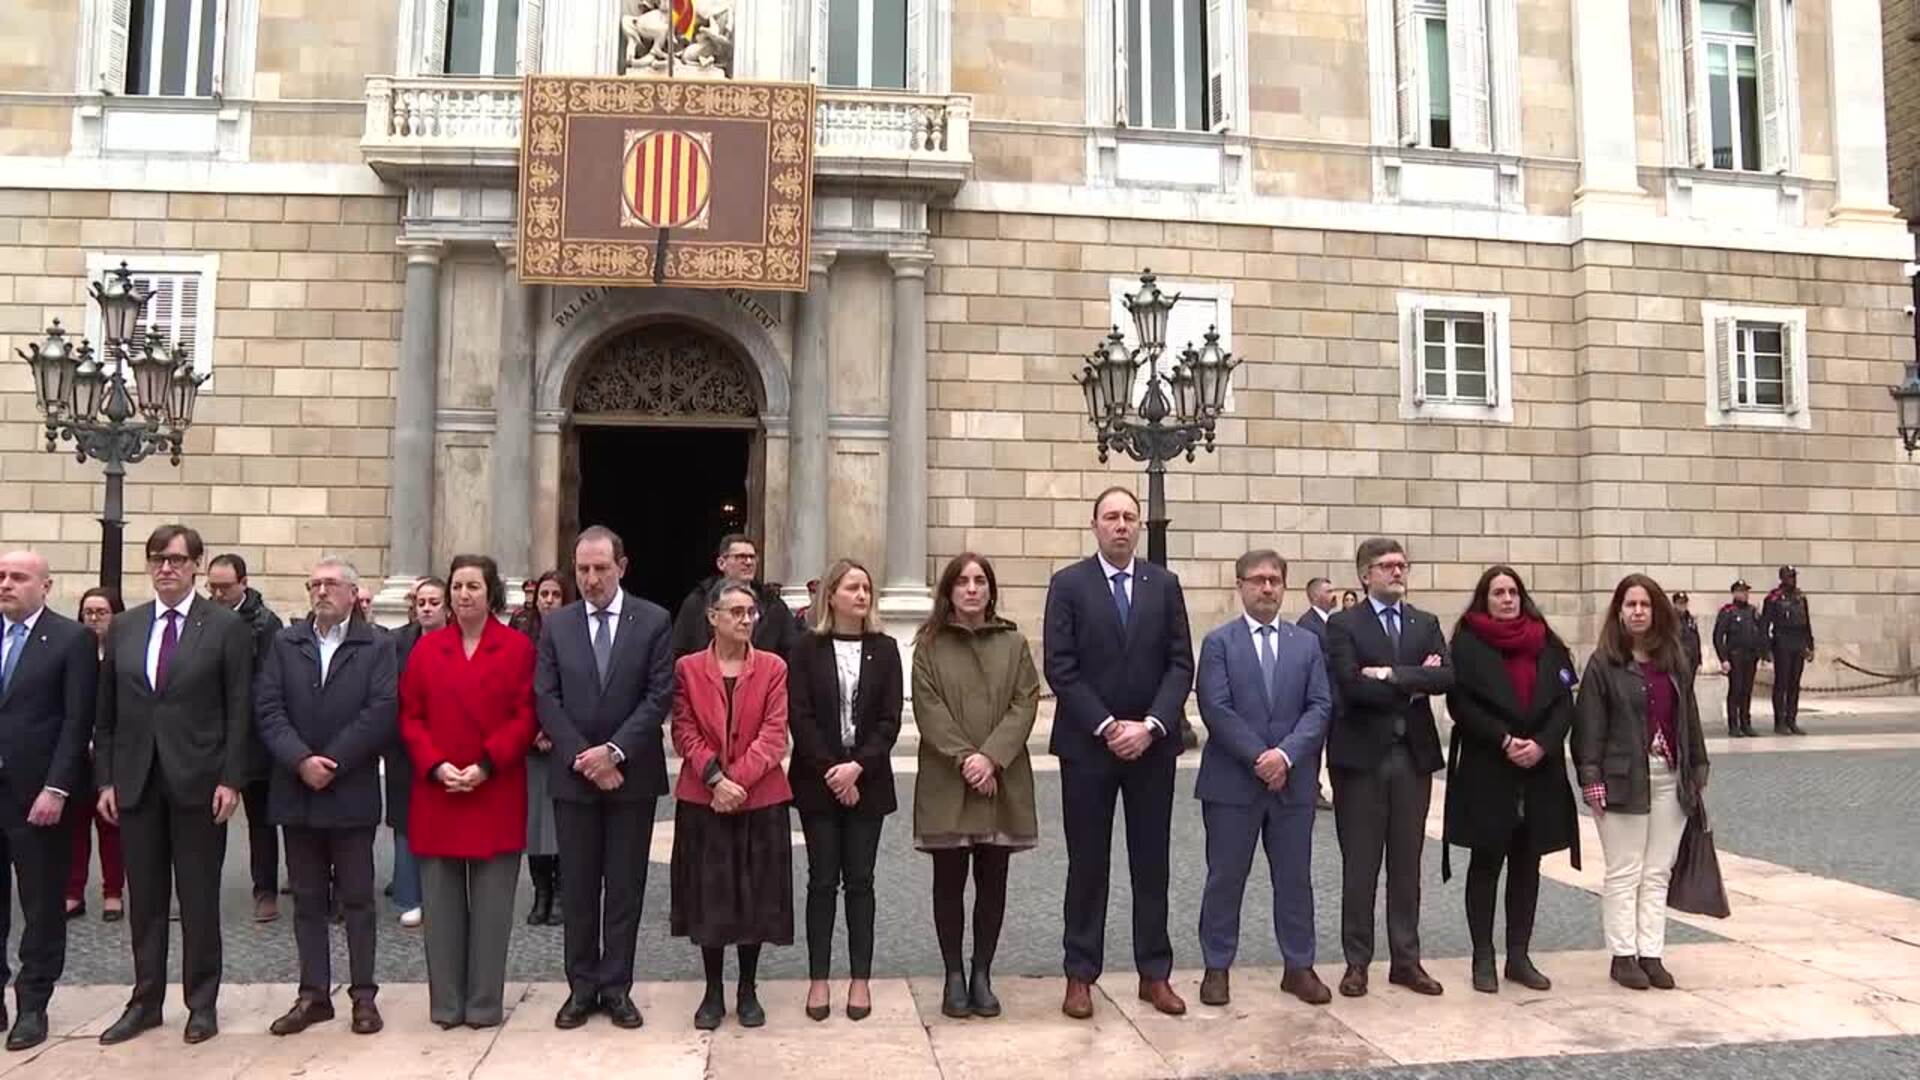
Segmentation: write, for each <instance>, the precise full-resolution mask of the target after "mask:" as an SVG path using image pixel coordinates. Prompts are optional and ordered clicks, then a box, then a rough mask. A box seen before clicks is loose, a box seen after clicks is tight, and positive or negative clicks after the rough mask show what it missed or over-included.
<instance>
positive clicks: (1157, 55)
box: [1115, 0, 1233, 131]
mask: <svg viewBox="0 0 1920 1080" xmlns="http://www.w3.org/2000/svg"><path fill="white" fill-rule="evenodd" d="M1230 2H1231V0H1120V10H1119V11H1118V13H1117V15H1118V19H1117V25H1116V27H1115V37H1116V38H1117V48H1116V49H1115V52H1116V53H1118V54H1119V56H1118V57H1117V60H1116V63H1117V66H1118V70H1119V72H1120V77H1119V80H1118V81H1119V84H1120V85H1119V90H1118V93H1117V95H1116V97H1117V101H1116V110H1115V111H1116V114H1117V122H1119V123H1120V124H1122V125H1125V126H1128V127H1136V128H1161V129H1165V130H1172V131H1213V130H1219V129H1220V128H1222V127H1224V126H1225V125H1226V124H1227V123H1229V122H1230V121H1231V112H1230V111H1225V112H1223V113H1222V114H1221V115H1220V116H1219V118H1218V119H1219V122H1218V123H1216V120H1215V115H1214V114H1213V112H1212V103H1211V101H1210V96H1211V95H1210V90H1209V86H1210V84H1211V83H1212V81H1213V80H1212V76H1213V75H1214V74H1215V73H1216V72H1215V68H1214V64H1215V63H1218V64H1219V65H1221V66H1220V68H1219V70H1218V74H1220V76H1221V91H1222V93H1221V103H1220V107H1221V109H1222V110H1230V109H1231V101H1232V95H1231V93H1229V92H1228V91H1229V89H1230V83H1231V78H1232V75H1231V71H1230V69H1229V68H1227V67H1226V65H1228V64H1230V63H1231V61H1232V55H1233V54H1232V51H1231V50H1230V49H1226V50H1222V51H1215V50H1214V49H1213V47H1212V46H1211V45H1210V44H1209V42H1208V31H1209V29H1210V28H1211V29H1213V30H1214V32H1215V33H1218V34H1221V35H1223V36H1226V35H1227V34H1228V28H1227V27H1225V26H1224V25H1222V24H1223V23H1224V21H1225V15H1226V8H1227V4H1228V3H1230Z"/></svg>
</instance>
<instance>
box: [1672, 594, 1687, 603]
mask: <svg viewBox="0 0 1920 1080" xmlns="http://www.w3.org/2000/svg"><path fill="white" fill-rule="evenodd" d="M1673 602H1674V603H1676V604H1684V603H1686V602H1687V594H1686V593H1683V592H1677V593H1674V594H1673Z"/></svg>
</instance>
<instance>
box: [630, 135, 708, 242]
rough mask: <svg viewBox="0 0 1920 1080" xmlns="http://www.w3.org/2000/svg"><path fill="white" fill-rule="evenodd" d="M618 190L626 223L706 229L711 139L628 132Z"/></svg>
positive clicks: (653, 226)
mask: <svg viewBox="0 0 1920 1080" xmlns="http://www.w3.org/2000/svg"><path fill="white" fill-rule="evenodd" d="M620 191H621V198H622V209H623V210H624V211H625V213H623V214H622V215H621V219H622V222H623V223H624V224H627V225H644V226H647V227H649V228H656V229H685V228H694V229H699V228H705V227H706V221H707V209H708V204H709V202H710V201H711V200H712V197H713V152H712V140H711V136H708V135H707V134H706V133H705V132H692V131H636V132H630V133H629V136H628V145H627V157H626V161H625V163H624V164H623V165H622V166H621V177H620Z"/></svg>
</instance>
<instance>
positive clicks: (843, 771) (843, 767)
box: [827, 761, 866, 806]
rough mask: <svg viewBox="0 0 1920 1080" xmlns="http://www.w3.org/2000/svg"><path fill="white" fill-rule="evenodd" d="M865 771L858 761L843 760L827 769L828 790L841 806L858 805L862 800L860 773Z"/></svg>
mask: <svg viewBox="0 0 1920 1080" xmlns="http://www.w3.org/2000/svg"><path fill="white" fill-rule="evenodd" d="M865 771H866V770H865V769H863V768H861V767H860V763H859V762H857V761H843V762H841V763H840V764H838V765H835V766H833V767H832V768H830V769H828V770H827V790H828V791H831V792H833V797H834V798H835V799H838V800H839V802H840V805H841V806H856V805H858V804H859V802H860V775H861V774H862V773H864V772H865Z"/></svg>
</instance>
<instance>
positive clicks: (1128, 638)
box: [1043, 557, 1193, 982]
mask: <svg viewBox="0 0 1920 1080" xmlns="http://www.w3.org/2000/svg"><path fill="white" fill-rule="evenodd" d="M1133 574H1134V577H1133V579H1132V581H1131V592H1132V600H1131V603H1130V612H1129V614H1128V617H1127V619H1126V621H1125V623H1124V624H1123V623H1122V622H1121V618H1120V612H1119V607H1118V605H1117V604H1116V603H1115V601H1114V596H1113V586H1112V585H1111V584H1110V583H1109V582H1108V581H1107V578H1106V574H1105V572H1104V571H1103V569H1102V567H1101V563H1100V560H1099V558H1098V557H1094V558H1088V559H1083V560H1081V561H1079V562H1077V563H1074V564H1073V565H1071V566H1068V567H1066V568H1065V569H1063V570H1060V571H1059V572H1058V573H1056V574H1054V575H1053V580H1052V581H1051V582H1050V583H1049V584H1048V586H1047V614H1046V624H1045V636H1044V641H1043V644H1044V652H1045V654H1046V655H1045V660H1046V664H1045V667H1046V676H1047V683H1048V685H1050V686H1052V687H1053V693H1054V698H1055V706H1054V717H1053V737H1052V741H1051V746H1050V749H1051V750H1052V752H1053V754H1054V756H1055V757H1057V758H1059V759H1060V801H1061V804H1062V810H1063V811H1064V813H1063V816H1064V819H1065V828H1066V835H1067V895H1066V904H1065V924H1066V928H1065V933H1064V935H1063V945H1064V947H1065V952H1066V962H1065V968H1066V974H1067V977H1068V978H1070V979H1077V980H1080V981H1083V982H1093V981H1094V980H1096V979H1098V978H1099V977H1100V971H1101V968H1102V966H1103V961H1104V958H1105V955H1106V933H1107V880H1108V873H1109V870H1110V863H1111V857H1112V847H1113V808H1114V800H1115V799H1116V798H1118V799H1120V800H1121V801H1122V802H1124V803H1125V805H1126V811H1127V820H1126V826H1127V864H1128V870H1129V875H1130V877H1131V879H1132V885H1133V904H1132V913H1133V957H1134V964H1135V966H1136V967H1137V968H1138V970H1139V972H1140V974H1141V975H1142V976H1144V977H1146V978H1150V979H1165V978H1167V977H1168V976H1169V975H1170V974H1171V973H1172V971H1173V943H1172V942H1171V941H1170V940H1169V939H1168V937H1167V879H1168V876H1169V873H1170V871H1169V869H1168V852H1167V849H1168V845H1169V844H1170V842H1171V840H1170V834H1171V830H1172V827H1173V771H1174V764H1175V762H1176V761H1177V760H1178V758H1179V755H1180V752H1181V750H1182V749H1183V747H1182V745H1181V741H1180V737H1181V732H1182V729H1183V726H1184V724H1185V723H1186V720H1185V711H1186V700H1187V694H1188V692H1189V691H1190V690H1192V688H1193V639H1192V636H1191V631H1189V630H1188V628H1187V601H1186V596H1185V595H1184V594H1183V593H1182V592H1181V591H1180V579H1179V578H1177V577H1175V576H1174V575H1173V573H1172V572H1170V571H1168V570H1167V569H1165V568H1164V567H1160V566H1155V565H1153V564H1152V563H1149V562H1147V561H1146V560H1144V559H1135V560H1134V562H1133ZM1108 717H1113V718H1115V719H1117V720H1145V719H1147V718H1148V717H1152V718H1154V719H1155V720H1157V721H1159V723H1160V726H1161V728H1162V733H1161V734H1159V735H1157V736H1156V737H1155V739H1154V742H1153V745H1151V746H1149V747H1148V748H1147V750H1146V752H1145V753H1143V754H1142V755H1140V757H1139V758H1137V759H1135V760H1133V761H1122V760H1120V759H1119V758H1118V757H1115V756H1114V754H1113V752H1112V751H1111V750H1109V749H1107V745H1106V741H1105V740H1104V739H1103V738H1102V737H1101V736H1100V735H1098V734H1095V732H1096V730H1097V729H1098V728H1099V727H1100V725H1101V724H1103V723H1104V722H1105V721H1106V719H1107V718H1108Z"/></svg>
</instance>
